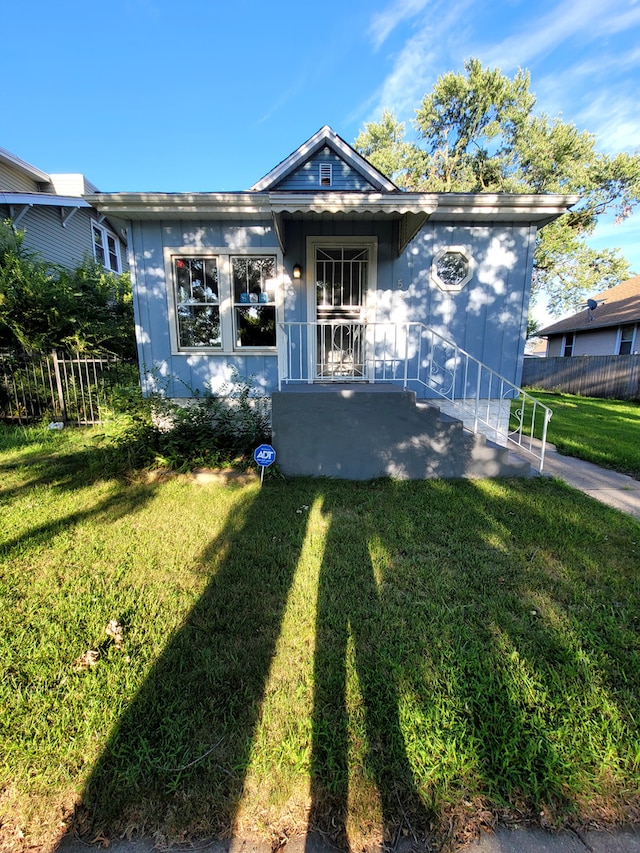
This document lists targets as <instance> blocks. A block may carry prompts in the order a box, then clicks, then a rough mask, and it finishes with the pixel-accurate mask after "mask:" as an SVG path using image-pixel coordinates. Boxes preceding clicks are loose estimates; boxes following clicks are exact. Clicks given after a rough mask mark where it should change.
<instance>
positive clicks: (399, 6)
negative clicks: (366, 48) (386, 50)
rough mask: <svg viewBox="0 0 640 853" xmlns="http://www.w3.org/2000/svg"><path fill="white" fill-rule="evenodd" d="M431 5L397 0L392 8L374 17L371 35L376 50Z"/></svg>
mask: <svg viewBox="0 0 640 853" xmlns="http://www.w3.org/2000/svg"><path fill="white" fill-rule="evenodd" d="M427 3H429V0H396V2H395V3H393V4H392V5H391V6H389V7H388V8H387V9H385V10H384V12H378V13H377V14H376V15H374V16H373V20H372V21H371V26H370V27H369V34H370V35H371V37H372V39H373V42H374V44H375V46H376V49H377V48H379V47H380V45H381V44H382V43H383V42H384V41H385V40H386V39H387V38H388V36H389V35H390V34H391V32H392V31H393V30H395V28H396V27H397V26H398V24H401V23H402V22H403V21H406V20H408V19H409V18H413V17H415V15H417V14H418V13H419V12H421V11H422V10H423V9H424V7H425V6H426V5H427Z"/></svg>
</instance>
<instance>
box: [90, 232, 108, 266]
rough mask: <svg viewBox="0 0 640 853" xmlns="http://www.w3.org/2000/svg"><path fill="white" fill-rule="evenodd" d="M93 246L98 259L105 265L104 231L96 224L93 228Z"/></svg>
mask: <svg viewBox="0 0 640 853" xmlns="http://www.w3.org/2000/svg"><path fill="white" fill-rule="evenodd" d="M85 233H86V232H85ZM93 247H94V250H95V256H96V261H98V262H99V263H101V264H102V266H104V264H105V253H104V245H103V243H102V231H101V230H100V229H99V228H96V227H95V226H94V229H93Z"/></svg>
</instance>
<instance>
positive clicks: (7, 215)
mask: <svg viewBox="0 0 640 853" xmlns="http://www.w3.org/2000/svg"><path fill="white" fill-rule="evenodd" d="M95 192H97V189H96V187H95V186H94V185H93V184H92V183H91V182H90V181H88V180H87V179H86V178H85V176H84V175H81V174H77V173H74V174H55V175H53V174H49V173H47V172H43V171H42V169H38V168H37V167H36V166H32V165H31V164H30V163H26V162H25V161H24V160H21V159H20V158H19V157H16V155H15V154H11V152H9V151H7V150H6V149H4V148H0V220H9V221H10V222H11V223H12V225H13V227H14V228H16V229H18V228H19V229H20V230H22V231H24V232H25V241H24V246H25V248H27V249H29V250H30V251H32V252H37V253H38V254H39V255H40V256H41V257H43V258H44V259H45V260H47V261H49V262H50V263H52V264H60V265H61V266H64V267H68V268H72V267H76V266H78V265H79V264H81V263H82V262H83V261H84V259H85V257H87V256H88V257H92V258H94V259H95V260H96V261H98V262H99V263H100V264H102V266H103V267H104V268H105V269H107V270H110V271H111V272H115V273H121V272H123V271H124V270H126V269H127V256H126V242H125V232H124V230H123V223H118V222H111V221H109V220H107V219H106V218H105V216H104V215H101V214H99V213H98V212H97V211H96V210H95V209H93V208H92V207H91V205H90V204H89V202H87V201H86V200H85V199H84V198H83V197H82V196H83V195H84V194H85V193H95Z"/></svg>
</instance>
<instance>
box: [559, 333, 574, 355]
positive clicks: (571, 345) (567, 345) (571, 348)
mask: <svg viewBox="0 0 640 853" xmlns="http://www.w3.org/2000/svg"><path fill="white" fill-rule="evenodd" d="M569 336H570V337H571V343H568V342H567V341H568V338H569ZM575 347H576V333H575V332H565V333H564V335H563V336H562V357H563V358H571V357H572V356H573V351H574V349H575ZM567 349H568V350H569V352H567Z"/></svg>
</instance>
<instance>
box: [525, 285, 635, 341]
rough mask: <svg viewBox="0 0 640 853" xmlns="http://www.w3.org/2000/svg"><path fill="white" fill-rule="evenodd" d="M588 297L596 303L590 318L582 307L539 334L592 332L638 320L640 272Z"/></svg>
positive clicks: (546, 335)
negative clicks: (596, 305)
mask: <svg viewBox="0 0 640 853" xmlns="http://www.w3.org/2000/svg"><path fill="white" fill-rule="evenodd" d="M591 298H592V299H593V300H594V301H595V302H597V303H598V307H597V308H596V309H595V310H594V311H593V312H591V317H592V319H589V311H588V309H587V308H583V309H582V310H580V311H578V312H577V313H575V314H572V315H571V317H565V319H564V320H558V322H557V323H552V325H551V326H547V327H546V328H544V329H541V330H540V331H539V332H538V334H539V335H544V336H545V337H548V336H549V335H560V334H562V333H564V332H579V331H587V330H588V331H591V330H592V329H602V328H605V327H607V326H620V325H622V324H624V323H635V322H638V321H640V275H636V276H634V278H630V279H628V280H627V281H623V282H622V284H618V285H616V286H615V287H610V288H609V290H603V291H602V292H601V293H596V294H595V296H593V297H591ZM600 302H602V303H603V304H602V305H601V304H600Z"/></svg>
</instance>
